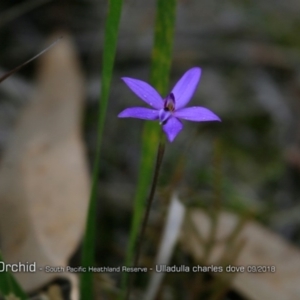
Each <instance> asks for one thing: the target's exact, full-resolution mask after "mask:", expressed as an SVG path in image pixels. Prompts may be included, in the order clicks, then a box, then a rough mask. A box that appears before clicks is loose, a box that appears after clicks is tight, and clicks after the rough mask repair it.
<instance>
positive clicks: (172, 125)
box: [118, 67, 221, 142]
mask: <svg viewBox="0 0 300 300" xmlns="http://www.w3.org/2000/svg"><path fill="white" fill-rule="evenodd" d="M200 75H201V69H200V68H197V67H194V68H192V69H190V70H188V71H187V72H186V73H185V74H184V75H183V76H182V77H181V78H180V80H179V81H178V82H177V83H176V84H175V86H174V88H173V89H172V91H171V92H170V94H169V95H168V96H167V97H166V98H165V99H162V97H161V96H160V95H159V94H158V92H157V91H156V90H155V89H154V88H153V87H152V86H150V85H149V84H148V83H146V82H144V81H141V80H138V79H133V78H128V77H123V78H122V79H123V80H124V82H125V83H126V84H127V85H128V87H129V88H130V89H131V90H132V91H133V92H134V93H135V94H136V95H137V96H138V97H140V98H141V99H142V100H143V101H145V102H146V103H147V104H149V105H150V106H152V107H153V108H154V109H150V108H145V107H130V108H126V109H125V110H123V111H122V112H121V113H120V114H119V115H118V117H119V118H138V119H144V120H159V122H160V124H162V127H163V130H164V132H165V133H166V135H167V137H168V140H169V141H170V142H172V141H173V140H174V139H175V137H176V136H177V134H178V133H179V132H180V131H181V130H182V128H183V125H182V123H181V121H180V120H179V119H184V120H189V121H194V122H204V121H221V119H220V118H219V117H218V116H217V115H215V114H214V113H213V112H212V111H210V110H209V109H207V108H205V107H200V106H193V107H187V108H185V106H186V105H187V104H188V103H189V101H190V100H191V98H192V96H193V94H194V93H195V90H196V87H197V85H198V82H199V79H200Z"/></svg>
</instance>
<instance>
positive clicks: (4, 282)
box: [0, 251, 28, 300]
mask: <svg viewBox="0 0 300 300" xmlns="http://www.w3.org/2000/svg"><path fill="white" fill-rule="evenodd" d="M0 262H3V263H4V260H3V258H2V253H1V251H0ZM0 295H2V296H4V297H5V296H8V295H14V296H16V297H17V298H19V299H20V300H26V299H28V297H27V296H26V294H25V292H24V291H23V290H22V288H21V286H20V285H19V284H18V282H17V281H16V280H15V278H14V276H13V275H12V274H10V273H9V272H0Z"/></svg>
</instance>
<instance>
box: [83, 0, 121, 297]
mask: <svg viewBox="0 0 300 300" xmlns="http://www.w3.org/2000/svg"><path fill="white" fill-rule="evenodd" d="M122 4H123V1H122V0H111V1H109V8H108V15H107V20H106V26H105V37H104V51H103V58H102V62H103V63H102V76H101V79H102V83H101V86H102V88H101V101H100V105H99V121H98V141H97V153H96V161H95V164H94V166H95V167H94V170H93V178H92V188H91V194H90V201H89V209H88V217H87V223H86V229H85V237H84V241H83V251H82V265H83V266H85V267H88V266H92V265H93V264H94V261H95V240H96V208H97V185H98V175H99V170H100V152H101V142H102V134H103V129H104V123H105V116H106V110H107V104H108V96H109V88H110V83H111V77H112V71H113V65H114V59H115V53H116V47H117V37H118V29H119V23H120V18H121V12H122ZM80 283H81V285H80V293H81V299H82V300H83V299H87V300H90V299H93V274H92V273H89V272H85V273H83V274H82V275H81V282H80Z"/></svg>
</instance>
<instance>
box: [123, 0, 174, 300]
mask: <svg viewBox="0 0 300 300" xmlns="http://www.w3.org/2000/svg"><path fill="white" fill-rule="evenodd" d="M175 18H176V0H158V1H157V14H156V21H155V37H154V47H153V51H152V65H151V74H150V78H151V84H152V85H153V86H154V87H155V88H156V89H157V90H158V91H159V92H160V93H161V94H162V95H163V96H164V95H166V92H167V90H168V83H169V73H170V68H171V61H172V48H173V36H174V26H175ZM159 130H160V126H159V125H158V123H155V122H146V124H145V127H144V131H143V137H142V159H141V162H140V170H139V179H138V184H137V191H136V195H135V200H134V214H133V219H132V224H131V231H130V237H129V244H128V248H127V253H126V260H125V265H131V263H132V259H133V256H134V250H135V244H136V240H137V236H138V233H139V227H140V223H141V219H142V216H143V212H144V205H145V199H146V198H147V194H148V190H149V187H150V184H151V180H152V174H153V168H154V162H155V155H156V149H157V145H158V143H159ZM127 280H128V274H127V273H123V274H122V282H121V287H122V295H121V297H120V299H122V298H123V297H124V291H125V288H126V284H127Z"/></svg>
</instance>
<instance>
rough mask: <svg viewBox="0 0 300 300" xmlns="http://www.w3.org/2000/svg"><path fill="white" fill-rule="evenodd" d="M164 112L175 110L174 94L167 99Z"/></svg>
mask: <svg viewBox="0 0 300 300" xmlns="http://www.w3.org/2000/svg"><path fill="white" fill-rule="evenodd" d="M164 110H165V111H172V112H173V111H174V110H175V97H174V94H173V93H170V94H169V95H168V96H167V98H166V99H165V103H164Z"/></svg>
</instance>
